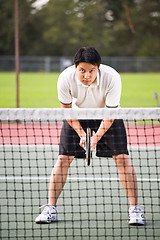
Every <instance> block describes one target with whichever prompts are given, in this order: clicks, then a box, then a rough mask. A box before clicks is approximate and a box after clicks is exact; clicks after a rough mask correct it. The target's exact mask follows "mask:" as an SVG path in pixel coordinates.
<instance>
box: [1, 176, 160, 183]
mask: <svg viewBox="0 0 160 240" xmlns="http://www.w3.org/2000/svg"><path fill="white" fill-rule="evenodd" d="M49 179H50V177H38V176H32V177H23V176H1V177H0V181H26V180H30V181H31V180H33V181H37V180H49ZM67 180H70V181H98V182H99V181H103V182H109V181H119V178H103V177H102V178H100V177H68V178H67ZM137 181H138V182H160V178H137Z"/></svg>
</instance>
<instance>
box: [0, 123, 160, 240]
mask: <svg viewBox="0 0 160 240" xmlns="http://www.w3.org/2000/svg"><path fill="white" fill-rule="evenodd" d="M14 124H15V123H10V127H9V125H8V126H7V125H6V123H5V124H1V133H2V135H1V136H3V139H2V137H1V138H0V142H1V143H0V161H1V168H0V189H1V197H0V198H1V236H0V237H1V239H69V240H70V239H76V240H78V239H96V240H97V239H126V240H127V239H142V240H143V239H156V240H158V239H159V238H160V227H159V226H160V202H159V197H160V196H159V194H160V191H159V190H160V178H159V176H160V162H159V159H160V138H159V136H160V125H159V123H157V121H156V123H155V124H154V128H153V126H152V125H153V124H152V125H147V126H148V128H147V129H148V130H145V131H144V132H145V133H146V132H147V135H144V134H142V132H143V131H142V125H141V128H140V127H137V125H136V128H134V129H133V125H131V127H130V128H128V127H127V129H128V130H127V132H128V138H129V151H130V158H131V159H132V163H133V165H134V167H135V170H136V174H137V178H138V186H139V205H140V206H141V207H142V209H144V211H145V217H146V225H145V226H129V225H128V223H127V219H128V208H129V205H128V200H127V198H126V195H125V193H124V190H123V189H122V187H121V184H120V182H119V177H118V172H117V168H116V166H115V163H114V161H113V160H112V159H111V158H108V159H105V158H97V157H95V153H93V158H92V163H91V166H89V167H87V166H86V162H85V160H82V159H75V160H74V161H73V163H72V165H71V167H70V169H69V174H68V179H67V182H66V185H65V187H64V191H63V192H62V194H61V196H60V198H59V200H58V205H57V208H58V212H59V215H58V218H59V221H58V222H56V223H52V224H49V225H45V224H43V225H37V224H35V222H34V220H35V218H36V216H37V215H38V214H39V213H40V212H41V209H39V206H41V205H43V204H46V203H47V201H48V200H47V199H48V185H49V178H50V173H51V169H52V167H53V166H54V164H55V162H56V159H57V156H58V145H57V143H58V140H56V141H54V144H53V143H51V142H49V141H51V140H49V138H51V135H52V134H53V135H54V137H56V139H58V136H59V132H60V126H61V124H60V125H57V124H56V125H54V126H56V127H54V128H53V126H52V127H51V126H50V128H49V129H50V130H44V129H46V124H44V126H43V124H41V125H40V126H41V127H39V128H38V125H34V127H35V126H36V127H35V129H32V131H31V130H30V131H29V132H28V135H26V132H27V124H28V123H26V124H25V129H24V128H23V124H21V122H18V123H17V126H19V127H17V129H18V130H15V125H14ZM2 125H3V126H2ZM32 126H33V125H32ZM42 126H43V127H42ZM149 126H150V127H149ZM151 126H152V129H151ZM28 127H29V129H31V125H28ZM5 128H7V129H9V130H8V131H9V132H7V131H4V129H5ZM20 129H21V130H22V131H20ZM39 129H41V134H40V132H39ZM53 129H54V130H53ZM131 129H132V130H131ZM135 129H136V130H135ZM137 129H138V130H137ZM149 129H150V130H149ZM36 131H37V132H36ZM48 131H49V134H48ZM137 131H138V132H139V137H137V140H136V137H135V134H137ZM16 132H17V133H18V135H16ZM35 132H36V134H35ZM24 133H25V134H24ZM140 133H141V134H140ZM149 133H150V134H149ZM153 133H154V134H153ZM5 134H6V135H5ZM13 135H14V136H13ZM4 136H5V137H4ZM9 136H10V138H9ZM26 136H27V137H26ZM49 136H50V137H49ZM145 136H147V137H145ZM17 137H18V138H17ZM36 137H37V138H36ZM9 139H10V140H9ZM17 139H19V140H17ZM44 139H45V140H44ZM47 139H48V140H47ZM42 140H43V141H42ZM136 141H138V144H137V143H136ZM33 143H34V144H33ZM153 143H154V144H153Z"/></svg>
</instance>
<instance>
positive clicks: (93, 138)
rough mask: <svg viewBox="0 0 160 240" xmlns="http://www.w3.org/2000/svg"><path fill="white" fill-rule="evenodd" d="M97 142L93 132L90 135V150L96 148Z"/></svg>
mask: <svg viewBox="0 0 160 240" xmlns="http://www.w3.org/2000/svg"><path fill="white" fill-rule="evenodd" d="M97 142H98V137H97V136H96V133H95V132H93V136H92V137H91V152H93V150H94V149H95V148H96V146H97Z"/></svg>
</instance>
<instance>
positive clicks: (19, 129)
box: [0, 123, 160, 146]
mask: <svg viewBox="0 0 160 240" xmlns="http://www.w3.org/2000/svg"><path fill="white" fill-rule="evenodd" d="M60 130H61V124H29V123H26V124H22V123H17V124H16V123H10V124H8V123H7V124H5V123H4V124H0V145H58V143H59V136H60ZM126 131H127V136H128V145H131V146H132V145H134V146H138V145H140V146H160V124H158V125H154V126H152V125H146V126H145V127H144V125H137V126H135V125H127V126H126Z"/></svg>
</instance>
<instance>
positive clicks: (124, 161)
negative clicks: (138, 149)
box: [113, 154, 131, 167]
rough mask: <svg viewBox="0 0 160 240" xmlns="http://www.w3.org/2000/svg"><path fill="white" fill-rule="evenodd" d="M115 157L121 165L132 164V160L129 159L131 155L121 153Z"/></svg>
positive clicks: (118, 164)
mask: <svg viewBox="0 0 160 240" xmlns="http://www.w3.org/2000/svg"><path fill="white" fill-rule="evenodd" d="M113 159H114V161H115V163H116V165H117V166H118V167H119V166H120V167H124V166H128V165H129V166H130V164H131V163H130V160H129V156H128V155H126V154H120V155H116V156H113Z"/></svg>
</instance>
